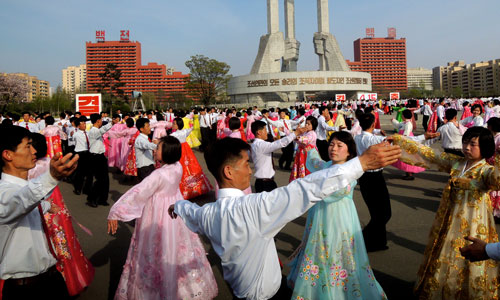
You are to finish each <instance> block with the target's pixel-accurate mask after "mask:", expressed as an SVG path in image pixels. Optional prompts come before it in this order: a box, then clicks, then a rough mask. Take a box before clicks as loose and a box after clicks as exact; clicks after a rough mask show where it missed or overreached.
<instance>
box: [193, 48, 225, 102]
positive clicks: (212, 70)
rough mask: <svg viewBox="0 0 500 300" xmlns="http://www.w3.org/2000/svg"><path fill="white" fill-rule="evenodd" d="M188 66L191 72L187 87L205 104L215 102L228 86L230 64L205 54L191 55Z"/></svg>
mask: <svg viewBox="0 0 500 300" xmlns="http://www.w3.org/2000/svg"><path fill="white" fill-rule="evenodd" d="M186 67H188V68H189V73H190V75H189V78H188V79H187V82H186V89H187V90H188V91H189V93H190V94H191V95H192V96H193V97H194V98H198V99H199V100H200V101H201V102H202V103H203V104H204V105H208V104H210V103H213V102H215V101H216V99H217V97H218V96H219V94H220V93H222V91H224V90H225V89H226V88H227V83H228V82H229V79H230V78H231V75H228V73H229V70H230V69H231V67H230V66H229V65H228V64H226V63H225V62H219V61H217V60H215V59H210V58H208V57H206V56H203V55H196V56H191V59H190V60H188V61H186Z"/></svg>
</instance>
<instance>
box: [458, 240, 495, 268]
mask: <svg viewBox="0 0 500 300" xmlns="http://www.w3.org/2000/svg"><path fill="white" fill-rule="evenodd" d="M465 240H467V241H469V242H472V244H470V245H469V246H466V247H463V248H460V253H461V254H462V256H463V257H465V258H466V259H468V260H470V261H471V262H476V261H481V260H486V259H489V257H488V254H487V253H486V242H484V241H482V240H480V239H477V238H475V237H472V236H466V237H465Z"/></svg>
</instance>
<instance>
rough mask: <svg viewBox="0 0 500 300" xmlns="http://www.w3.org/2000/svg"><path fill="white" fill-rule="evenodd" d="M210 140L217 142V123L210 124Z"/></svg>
mask: <svg viewBox="0 0 500 300" xmlns="http://www.w3.org/2000/svg"><path fill="white" fill-rule="evenodd" d="M210 140H211V141H215V140H217V123H215V124H212V128H211V129H210Z"/></svg>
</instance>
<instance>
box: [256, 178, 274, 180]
mask: <svg viewBox="0 0 500 300" xmlns="http://www.w3.org/2000/svg"><path fill="white" fill-rule="evenodd" d="M256 180H261V181H274V177H272V178H256Z"/></svg>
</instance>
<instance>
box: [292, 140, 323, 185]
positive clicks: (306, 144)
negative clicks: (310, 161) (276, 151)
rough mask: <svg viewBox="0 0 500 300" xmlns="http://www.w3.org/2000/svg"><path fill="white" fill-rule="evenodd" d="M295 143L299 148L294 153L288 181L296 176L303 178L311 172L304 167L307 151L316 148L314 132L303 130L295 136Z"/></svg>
mask: <svg viewBox="0 0 500 300" xmlns="http://www.w3.org/2000/svg"><path fill="white" fill-rule="evenodd" d="M297 144H298V145H299V148H298V149H297V152H296V153H295V160H294V162H293V166H292V173H291V174H290V178H289V182H292V181H294V180H295V179H297V178H304V177H306V176H307V175H309V174H311V172H310V171H309V170H307V168H306V161H307V152H309V150H312V149H318V148H316V132H315V131H314V130H311V131H308V132H305V133H303V134H301V135H300V136H299V137H297Z"/></svg>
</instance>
